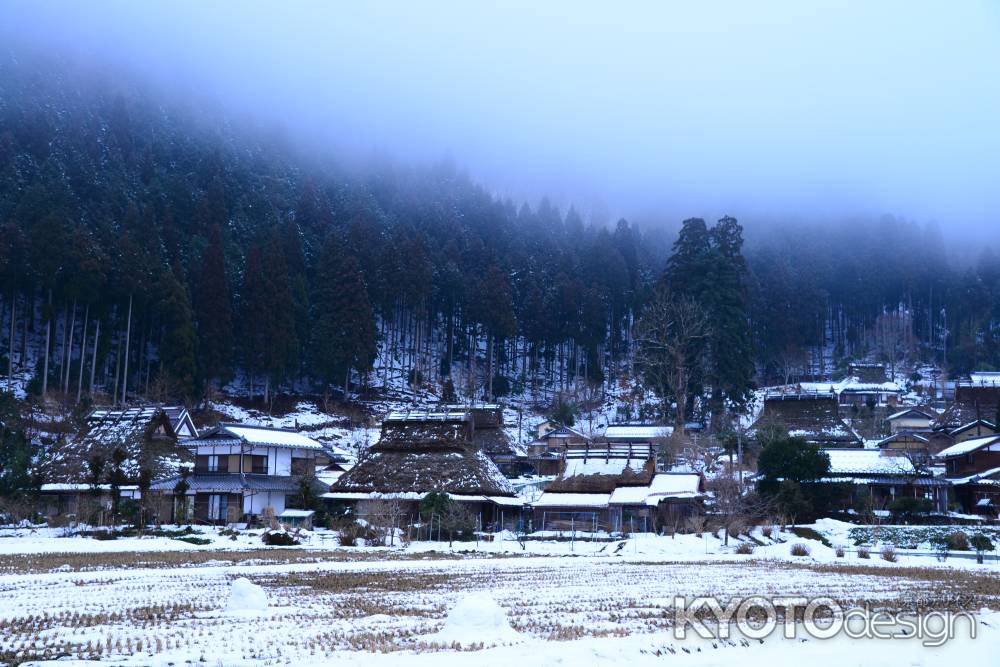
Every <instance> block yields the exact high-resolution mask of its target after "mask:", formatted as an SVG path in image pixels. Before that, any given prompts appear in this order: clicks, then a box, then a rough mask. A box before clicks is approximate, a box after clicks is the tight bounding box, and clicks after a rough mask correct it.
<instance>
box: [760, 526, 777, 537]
mask: <svg viewBox="0 0 1000 667" xmlns="http://www.w3.org/2000/svg"><path fill="white" fill-rule="evenodd" d="M760 534H761V535H763V536H764V537H766V538H768V539H770V538H771V535H773V534H774V526H770V525H768V526H761V528H760Z"/></svg>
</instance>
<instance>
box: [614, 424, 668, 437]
mask: <svg viewBox="0 0 1000 667" xmlns="http://www.w3.org/2000/svg"><path fill="white" fill-rule="evenodd" d="M673 432H674V427H673V426H663V425H661V424H608V426H607V428H605V429H604V437H605V438H606V439H608V440H611V439H620V440H626V439H627V440H651V439H653V438H666V437H670V436H671V435H672V434H673Z"/></svg>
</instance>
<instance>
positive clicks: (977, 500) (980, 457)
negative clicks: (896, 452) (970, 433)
mask: <svg viewBox="0 0 1000 667" xmlns="http://www.w3.org/2000/svg"><path fill="white" fill-rule="evenodd" d="M935 458H936V459H937V460H938V461H941V462H943V463H944V465H945V479H947V480H948V482H949V483H950V484H951V485H952V490H953V494H954V500H955V502H957V503H958V504H959V505H960V506H961V508H962V511H963V512H966V513H968V514H986V515H991V516H993V517H996V516H997V514H998V511H1000V435H988V436H985V437H981V438H972V439H969V440H963V441H961V442H958V443H956V444H954V445H952V446H951V447H949V448H948V449H945V450H944V451H942V452H940V453H939V454H938V455H937V456H936V457H935Z"/></svg>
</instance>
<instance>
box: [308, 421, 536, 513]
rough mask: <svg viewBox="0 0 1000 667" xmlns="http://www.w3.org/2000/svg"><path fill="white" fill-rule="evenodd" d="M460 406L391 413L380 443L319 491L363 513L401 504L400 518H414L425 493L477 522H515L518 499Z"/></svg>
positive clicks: (336, 501)
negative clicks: (443, 496)
mask: <svg viewBox="0 0 1000 667" xmlns="http://www.w3.org/2000/svg"><path fill="white" fill-rule="evenodd" d="M472 433H473V431H472V424H471V419H470V416H469V414H468V412H466V411H465V410H464V409H462V410H441V411H430V410H424V411H408V412H406V413H393V414H391V415H390V416H389V417H387V418H386V419H385V420H384V421H383V422H382V434H381V437H380V439H379V441H378V442H377V443H376V444H375V445H373V446H372V447H371V448H370V449H368V451H366V452H365V453H364V454H363V455H362V456H361V457H360V458H359V460H358V462H357V464H356V465H355V466H354V467H353V468H351V469H350V470H348V471H346V472H344V473H343V474H342V475H341V476H340V478H339V479H338V480H337V481H336V482H335V483H334V484H333V485H332V486H331V488H330V491H329V492H328V493H326V494H324V496H323V497H324V499H326V500H327V501H328V502H330V503H331V504H341V505H346V506H348V507H349V508H350V509H351V510H352V511H353V513H354V514H355V515H356V516H359V517H365V516H368V515H369V514H370V513H371V512H372V511H373V508H374V507H375V506H376V505H380V504H383V503H384V502H385V501H393V502H397V503H400V504H401V505H402V509H401V514H402V517H401V518H400V521H401V522H404V523H406V522H409V523H413V522H416V521H418V520H419V511H420V507H419V506H420V501H421V500H422V499H423V498H424V497H425V496H426V495H427V494H428V493H430V492H432V491H439V492H444V493H447V494H448V495H450V496H451V498H452V499H453V500H455V501H458V502H461V503H464V504H465V506H466V508H467V509H468V510H469V512H470V513H472V514H474V515H476V516H477V517H478V518H479V520H480V521H481V523H482V525H487V524H491V523H493V524H496V523H499V522H500V521H502V520H505V517H506V519H509V520H510V521H516V520H517V519H518V518H519V515H520V509H521V506H522V505H523V503H522V501H521V500H520V499H519V498H518V497H517V496H516V494H515V493H514V489H513V487H512V486H511V485H510V482H509V481H508V480H507V478H506V477H504V475H503V473H502V472H500V469H499V468H498V467H497V466H496V464H495V463H494V462H493V461H492V460H490V458H489V457H488V456H487V455H486V453H485V452H484V451H482V450H481V449H480V448H478V447H477V446H476V445H475V444H473V440H472Z"/></svg>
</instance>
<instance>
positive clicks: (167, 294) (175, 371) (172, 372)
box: [158, 270, 198, 398]
mask: <svg viewBox="0 0 1000 667" xmlns="http://www.w3.org/2000/svg"><path fill="white" fill-rule="evenodd" d="M159 293H160V301H159V308H158V311H159V314H160V318H161V321H162V325H163V332H162V340H161V343H160V359H161V360H162V364H163V371H164V372H165V373H166V375H167V377H168V379H169V380H170V385H171V386H172V387H173V388H174V391H175V392H176V393H175V394H174V395H175V396H178V395H179V396H183V397H185V398H193V397H194V396H195V395H196V391H197V384H196V382H197V377H198V374H197V350H196V343H197V338H196V334H195V329H194V314H193V313H192V310H191V301H190V299H189V298H188V293H187V290H186V289H185V288H184V285H183V284H182V283H181V281H180V280H179V278H178V276H177V273H176V270H175V271H169V270H164V271H163V272H162V273H161V276H160V284H159Z"/></svg>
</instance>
